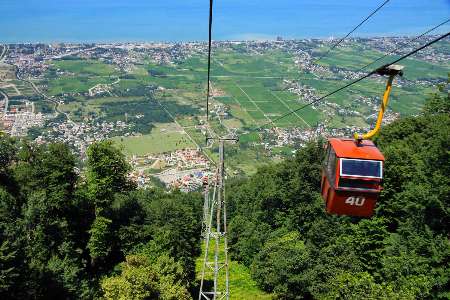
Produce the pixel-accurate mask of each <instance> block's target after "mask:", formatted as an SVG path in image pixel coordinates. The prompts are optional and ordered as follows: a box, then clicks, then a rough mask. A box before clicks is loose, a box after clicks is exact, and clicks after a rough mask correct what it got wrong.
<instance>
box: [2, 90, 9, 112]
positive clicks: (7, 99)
mask: <svg viewBox="0 0 450 300" xmlns="http://www.w3.org/2000/svg"><path fill="white" fill-rule="evenodd" d="M0 94H2V95H3V97H4V98H5V101H6V102H5V110H4V114H5V115H6V113H7V112H8V103H9V98H8V95H7V94H6V93H4V92H3V91H1V90H0Z"/></svg>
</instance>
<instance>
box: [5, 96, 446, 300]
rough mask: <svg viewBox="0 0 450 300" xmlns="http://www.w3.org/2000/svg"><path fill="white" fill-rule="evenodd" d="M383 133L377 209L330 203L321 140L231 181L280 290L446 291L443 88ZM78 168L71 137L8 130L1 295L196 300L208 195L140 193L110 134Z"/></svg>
mask: <svg viewBox="0 0 450 300" xmlns="http://www.w3.org/2000/svg"><path fill="white" fill-rule="evenodd" d="M374 141H375V143H376V144H377V146H378V147H379V149H380V150H381V151H382V152H383V154H384V155H385V157H386V162H385V169H384V182H383V186H384V189H383V191H382V194H381V197H380V199H379V201H378V205H377V208H376V213H375V215H374V216H373V217H372V218H370V219H361V218H355V217H339V216H333V215H327V214H326V213H325V210H324V204H323V201H322V199H321V196H320V193H319V191H320V172H321V162H322V158H323V155H324V153H323V152H324V147H323V145H324V141H323V140H319V141H315V142H311V143H309V144H308V145H307V146H306V147H304V148H301V149H299V150H298V151H297V153H296V156H295V157H294V158H290V159H287V160H285V161H283V162H281V163H277V164H270V165H267V166H265V167H263V168H260V169H259V170H258V172H257V173H256V174H255V175H253V176H251V177H249V178H233V179H230V180H229V181H228V182H227V184H228V186H227V191H228V193H227V201H228V210H229V220H228V222H229V224H230V226H229V240H230V243H231V245H230V252H231V255H232V259H234V260H236V261H239V262H241V263H242V264H244V265H245V266H248V267H249V268H250V270H251V276H252V278H253V279H254V280H255V281H256V282H257V284H258V286H259V287H260V288H261V289H262V290H264V291H267V292H269V293H272V294H273V295H274V298H275V299H448V298H450V268H449V267H450V266H449V265H450V242H449V232H450V177H449V176H450V99H449V98H448V94H447V95H446V94H445V93H437V94H436V95H434V96H433V97H431V98H430V99H428V101H427V102H426V104H425V107H424V109H423V112H422V113H421V114H420V115H418V116H415V117H407V118H402V119H400V120H399V121H396V122H394V123H392V124H390V125H388V126H385V127H384V128H383V130H382V132H381V133H380V134H379V135H378V136H377V137H376V139H375V140H374ZM78 166H79V162H78V160H77V158H76V157H75V156H74V155H73V154H72V153H71V151H70V149H69V148H68V146H66V145H64V144H47V145H38V144H34V143H30V142H26V141H19V140H16V139H12V138H9V137H6V136H2V137H0V298H1V299H192V298H194V299H196V298H197V292H198V281H196V280H195V260H196V258H197V257H198V256H199V255H200V252H201V237H200V233H201V216H202V206H203V200H202V196H201V194H200V193H181V192H179V191H176V190H175V191H165V190H162V189H157V188H154V189H147V190H143V189H137V187H136V186H135V185H134V184H133V183H132V182H130V181H129V180H128V179H127V174H128V172H129V171H130V166H129V165H128V163H127V162H126V160H125V157H124V155H123V154H122V153H121V151H120V150H119V149H118V148H117V147H115V145H114V144H113V143H112V142H109V141H104V142H98V143H95V144H93V145H92V146H90V148H89V149H88V151H87V160H86V162H85V164H84V166H83V167H82V168H78ZM230 292H231V294H232V293H233V290H232V287H231V289H230Z"/></svg>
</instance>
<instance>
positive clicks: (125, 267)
mask: <svg viewBox="0 0 450 300" xmlns="http://www.w3.org/2000/svg"><path fill="white" fill-rule="evenodd" d="M87 154H88V159H87V170H86V172H84V173H83V174H84V175H83V176H80V175H78V174H77V173H76V172H75V170H76V168H75V158H74V156H73V155H72V154H71V152H70V150H69V149H68V147H67V146H66V145H63V144H50V145H36V144H26V143H22V142H17V141H16V140H13V139H9V138H7V137H0V298H1V299H77V298H79V299H92V298H99V297H105V298H106V299H119V298H120V299H144V298H145V297H147V298H148V297H150V298H161V299H187V298H189V297H190V292H192V285H193V282H194V268H195V264H194V259H195V257H196V256H198V255H199V252H200V248H199V245H200V243H199V238H200V227H199V224H200V214H201V213H200V209H201V203H200V202H201V200H200V197H199V195H197V194H181V193H179V192H172V193H167V192H165V191H162V190H156V189H154V190H136V188H135V186H134V185H133V184H132V183H131V182H129V180H128V179H127V173H128V171H129V169H130V168H129V166H128V164H127V163H126V161H125V159H124V157H123V155H122V154H121V152H120V151H119V150H118V149H116V148H114V147H113V145H112V144H111V143H109V142H101V143H97V144H94V145H92V146H91V147H90V148H89V150H88V152H87ZM199 201H200V202H199Z"/></svg>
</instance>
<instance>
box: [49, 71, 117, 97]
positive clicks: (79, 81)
mask: <svg viewBox="0 0 450 300" xmlns="http://www.w3.org/2000/svg"><path fill="white" fill-rule="evenodd" d="M115 81H116V78H110V77H99V76H93V77H92V76H78V75H77V76H61V77H58V78H55V79H50V80H49V82H48V94H49V95H51V96H55V95H61V94H76V93H86V92H88V91H89V89H90V88H92V87H94V86H96V85H97V84H112V83H113V82H115Z"/></svg>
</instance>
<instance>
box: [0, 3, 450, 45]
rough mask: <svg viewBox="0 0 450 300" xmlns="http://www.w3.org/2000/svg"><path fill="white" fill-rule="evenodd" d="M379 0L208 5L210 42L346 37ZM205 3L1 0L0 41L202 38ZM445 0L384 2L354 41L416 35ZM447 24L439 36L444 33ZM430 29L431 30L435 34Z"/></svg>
mask: <svg viewBox="0 0 450 300" xmlns="http://www.w3.org/2000/svg"><path fill="white" fill-rule="evenodd" d="M382 2H383V0H276V1H274V0H245V1H244V0H222V1H221V0H215V19H214V38H215V39H222V40H223V39H272V38H275V37H276V36H283V37H285V38H304V37H329V36H335V37H338V36H342V35H345V33H346V32H348V31H349V30H350V29H351V28H352V27H353V26H354V25H356V24H357V23H359V22H360V21H361V20H362V19H363V18H364V17H365V16H367V15H368V14H369V13H370V11H372V10H373V9H374V8H376V7H377V6H378V5H380V4H381V3H382ZM208 3H209V1H208V0H165V1H161V0H128V1H126V0H0V11H1V12H2V17H1V18H0V42H38V41H42V42H55V41H66V42H70V41H74V42H82V41H85V42H92V41H105V42H106V41H167V40H170V41H177V40H183V41H186V40H205V39H206V38H207V18H208ZM449 17H450V0H391V1H390V2H389V3H388V4H387V5H386V6H385V7H384V8H383V9H382V10H380V11H379V12H378V13H377V14H376V15H375V16H374V17H373V18H372V19H371V20H370V21H369V22H368V23H366V24H365V25H364V26H363V27H361V28H360V29H359V30H358V31H357V32H355V34H354V36H380V35H415V34H418V33H421V32H423V31H425V30H427V29H428V28H431V27H433V26H434V25H436V24H438V23H440V22H442V21H444V20H446V19H448V18H449ZM449 30H450V26H449V25H447V26H446V27H444V28H442V29H441V30H440V31H439V32H441V33H442V32H444V31H449ZM439 32H437V33H439Z"/></svg>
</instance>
